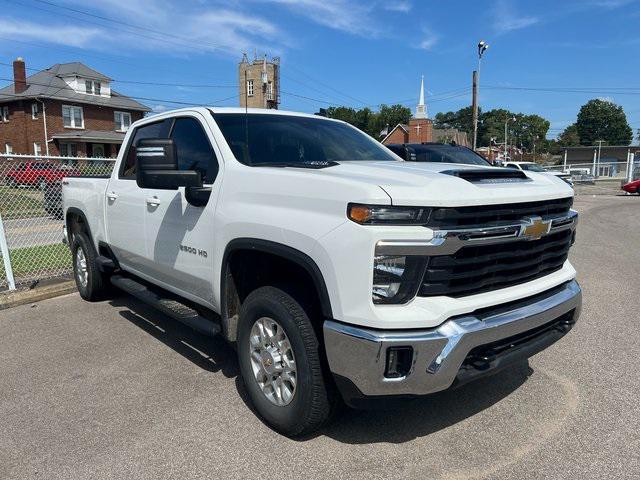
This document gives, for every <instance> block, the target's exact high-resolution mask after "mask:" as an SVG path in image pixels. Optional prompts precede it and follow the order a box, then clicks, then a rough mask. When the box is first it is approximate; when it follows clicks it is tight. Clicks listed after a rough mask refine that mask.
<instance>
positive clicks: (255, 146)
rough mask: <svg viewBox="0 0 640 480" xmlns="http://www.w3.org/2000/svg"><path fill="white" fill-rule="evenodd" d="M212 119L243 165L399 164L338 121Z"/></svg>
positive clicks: (282, 117) (232, 116)
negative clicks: (351, 162)
mask: <svg viewBox="0 0 640 480" xmlns="http://www.w3.org/2000/svg"><path fill="white" fill-rule="evenodd" d="M213 117H214V118H215V120H216V123H217V124H218V126H219V127H220V130H221V131H222V134H223V135H224V138H225V139H226V140H227V143H228V144H229V147H230V148H231V150H232V151H233V154H234V155H235V157H236V158H237V159H238V161H240V162H242V163H244V164H246V165H261V164H273V163H276V164H296V163H298V164H302V165H304V164H311V163H316V162H317V163H326V162H346V161H368V160H378V161H393V162H395V161H398V160H397V159H396V158H395V157H394V156H393V154H392V153H391V152H389V151H388V150H387V149H386V148H384V147H383V146H382V145H381V144H379V143H378V142H376V141H375V140H373V139H372V138H371V137H369V136H368V135H366V134H364V133H362V132H360V131H359V130H357V129H355V128H353V127H350V126H349V125H346V124H344V123H340V122H335V121H330V120H325V119H322V118H309V117H296V116H292V115H270V114H253V113H251V114H248V115H245V114H243V113H215V114H213Z"/></svg>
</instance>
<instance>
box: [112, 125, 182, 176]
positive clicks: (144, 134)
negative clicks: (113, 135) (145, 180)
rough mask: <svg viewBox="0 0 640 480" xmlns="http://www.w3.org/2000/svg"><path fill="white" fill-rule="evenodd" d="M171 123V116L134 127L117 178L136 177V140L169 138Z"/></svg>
mask: <svg viewBox="0 0 640 480" xmlns="http://www.w3.org/2000/svg"><path fill="white" fill-rule="evenodd" d="M172 123H173V118H167V119H165V120H161V121H159V122H154V123H148V124H147V125H143V126H141V127H137V128H136V129H135V131H134V132H133V133H132V134H131V137H130V138H131V139H130V140H129V147H128V150H127V152H126V154H125V156H124V160H123V162H122V167H121V169H120V175H119V178H129V179H133V178H135V177H136V145H137V143H138V141H140V140H142V139H145V138H169V131H170V130H171V124H172Z"/></svg>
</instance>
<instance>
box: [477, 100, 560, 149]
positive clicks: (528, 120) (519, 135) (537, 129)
mask: <svg viewBox="0 0 640 480" xmlns="http://www.w3.org/2000/svg"><path fill="white" fill-rule="evenodd" d="M513 119H515V120H513ZM507 120H508V122H507V134H508V135H509V144H510V145H518V146H520V145H522V146H523V147H524V148H525V149H527V150H532V149H533V142H534V141H535V142H536V150H538V149H539V148H543V150H541V151H544V148H546V146H547V142H546V136H547V132H548V131H549V127H550V126H551V123H550V122H549V120H547V119H545V118H543V117H541V116H540V115H525V114H524V113H514V112H511V111H509V110H505V109H503V108H498V109H494V110H489V111H488V112H486V113H483V114H482V115H481V117H480V126H479V129H478V138H479V139H480V141H479V144H480V145H489V142H490V140H491V138H495V139H496V142H498V143H500V142H504V125H505V122H506V121H507Z"/></svg>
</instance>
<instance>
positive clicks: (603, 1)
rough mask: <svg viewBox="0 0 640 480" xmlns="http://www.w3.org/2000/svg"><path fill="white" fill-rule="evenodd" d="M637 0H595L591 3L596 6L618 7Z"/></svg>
mask: <svg viewBox="0 0 640 480" xmlns="http://www.w3.org/2000/svg"><path fill="white" fill-rule="evenodd" d="M635 1H636V0H594V1H591V2H589V3H590V4H591V5H594V6H596V7H604V8H618V7H624V6H625V5H629V4H630V3H634V2H635Z"/></svg>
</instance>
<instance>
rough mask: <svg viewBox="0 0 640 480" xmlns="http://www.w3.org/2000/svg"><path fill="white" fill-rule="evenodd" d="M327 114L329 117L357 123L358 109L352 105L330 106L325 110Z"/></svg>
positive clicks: (352, 123) (353, 123)
mask: <svg viewBox="0 0 640 480" xmlns="http://www.w3.org/2000/svg"><path fill="white" fill-rule="evenodd" d="M325 114H326V116H327V117H329V118H335V119H337V120H342V121H343V122H347V123H350V124H351V125H355V124H356V110H355V109H353V108H351V107H329V108H327V109H326V110H325Z"/></svg>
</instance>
